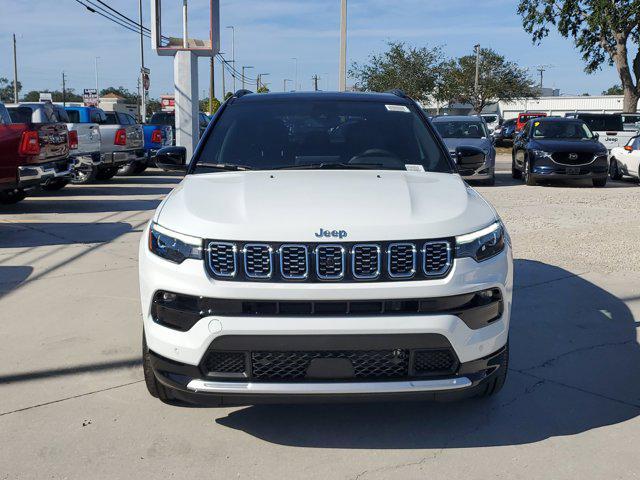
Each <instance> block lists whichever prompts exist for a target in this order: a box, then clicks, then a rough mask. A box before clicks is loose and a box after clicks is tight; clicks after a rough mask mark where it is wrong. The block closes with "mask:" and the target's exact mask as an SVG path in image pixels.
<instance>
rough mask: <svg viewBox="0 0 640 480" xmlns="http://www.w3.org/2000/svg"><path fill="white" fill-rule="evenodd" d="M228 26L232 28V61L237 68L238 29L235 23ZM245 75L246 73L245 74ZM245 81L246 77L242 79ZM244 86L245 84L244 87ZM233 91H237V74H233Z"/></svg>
mask: <svg viewBox="0 0 640 480" xmlns="http://www.w3.org/2000/svg"><path fill="white" fill-rule="evenodd" d="M227 28H230V29H231V63H233V68H234V69H235V68H236V29H235V27H234V26H233V25H229V26H228V27H227ZM243 77H244V75H243ZM242 81H243V82H244V78H243V79H242ZM242 88H244V86H243V87H242ZM233 91H234V92H235V91H236V74H235V73H234V75H233Z"/></svg>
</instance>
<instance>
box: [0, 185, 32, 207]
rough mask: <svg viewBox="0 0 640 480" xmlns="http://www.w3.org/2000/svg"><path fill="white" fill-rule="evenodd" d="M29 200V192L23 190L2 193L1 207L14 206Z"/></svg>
mask: <svg viewBox="0 0 640 480" xmlns="http://www.w3.org/2000/svg"><path fill="white" fill-rule="evenodd" d="M25 198H27V192H26V191H25V190H23V189H22V188H16V189H13V190H7V191H4V192H0V205H13V204H14V203H18V202H21V201H22V200H24V199H25Z"/></svg>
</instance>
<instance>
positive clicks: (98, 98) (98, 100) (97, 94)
mask: <svg viewBox="0 0 640 480" xmlns="http://www.w3.org/2000/svg"><path fill="white" fill-rule="evenodd" d="M99 58H100V57H96V58H95V61H96V99H97V102H98V104H97V105H96V107H99V106H100V90H98V59H99Z"/></svg>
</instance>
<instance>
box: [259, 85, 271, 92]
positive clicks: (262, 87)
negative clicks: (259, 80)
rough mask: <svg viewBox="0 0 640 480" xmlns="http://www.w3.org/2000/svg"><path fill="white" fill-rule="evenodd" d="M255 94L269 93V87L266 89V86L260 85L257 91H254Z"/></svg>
mask: <svg viewBox="0 0 640 480" xmlns="http://www.w3.org/2000/svg"><path fill="white" fill-rule="evenodd" d="M256 93H269V87H267V86H266V85H264V84H263V85H260V86H259V87H258V90H256Z"/></svg>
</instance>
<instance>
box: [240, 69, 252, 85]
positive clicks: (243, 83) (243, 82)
mask: <svg viewBox="0 0 640 480" xmlns="http://www.w3.org/2000/svg"><path fill="white" fill-rule="evenodd" d="M250 68H253V67H252V66H250V65H243V66H242V89H243V90H244V89H245V78H246V77H245V76H244V71H245V70H248V69H250Z"/></svg>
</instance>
